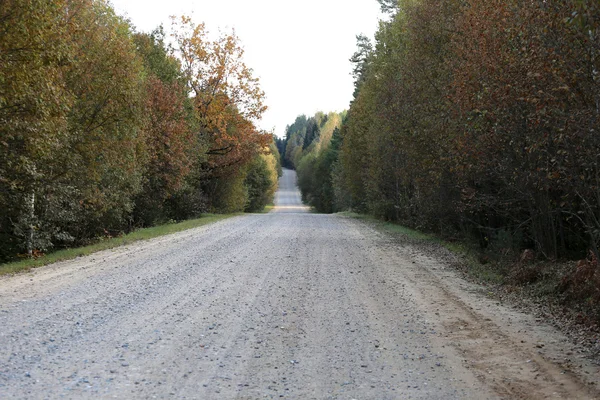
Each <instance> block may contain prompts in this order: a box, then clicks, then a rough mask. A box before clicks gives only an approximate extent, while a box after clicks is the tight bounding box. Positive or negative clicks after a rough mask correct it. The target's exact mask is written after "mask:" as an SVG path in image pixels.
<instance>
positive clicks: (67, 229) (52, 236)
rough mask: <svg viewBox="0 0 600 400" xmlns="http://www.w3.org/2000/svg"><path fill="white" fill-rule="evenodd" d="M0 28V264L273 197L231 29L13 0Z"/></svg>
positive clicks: (248, 77) (91, 1) (267, 155)
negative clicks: (139, 21) (147, 24)
mask: <svg viewBox="0 0 600 400" xmlns="http://www.w3.org/2000/svg"><path fill="white" fill-rule="evenodd" d="M0 32H1V38H2V39H1V40H0V210H2V212H1V213H0V262H5V261H9V260H13V259H15V258H16V257H17V256H19V255H20V256H29V257H31V256H36V255H38V254H41V253H45V252H48V251H52V250H55V249H59V248H64V247H72V246H78V245H82V244H87V243H90V242H93V241H96V240H98V239H100V238H103V237H109V236H117V235H120V234H122V233H126V232H130V231H132V230H135V229H137V228H140V227H147V226H152V225H156V224H161V223H166V222H170V221H179V220H185V219H189V218H194V217H198V216H200V215H202V214H203V213H206V212H218V213H232V212H241V211H248V212H254V211H260V210H262V209H263V208H264V207H265V205H266V204H268V203H270V202H271V201H272V198H273V194H274V192H275V190H276V186H277V178H278V174H279V173H280V172H279V170H280V165H279V163H280V157H279V154H278V152H277V148H276V146H275V143H274V140H273V135H272V134H271V133H268V132H264V131H261V130H260V129H258V128H257V125H256V122H257V121H258V120H259V119H260V118H261V115H262V114H263V113H264V111H265V110H266V106H265V104H264V97H265V95H264V92H263V91H262V90H261V88H260V85H259V81H258V79H257V78H256V77H254V76H253V74H252V71H251V69H250V68H249V67H248V66H246V65H245V63H244V61H243V53H244V52H243V48H242V46H241V42H240V39H239V38H238V37H237V36H235V34H233V33H231V34H226V33H225V34H223V33H222V34H219V35H212V34H211V33H210V32H208V30H207V29H206V27H205V25H204V24H197V23H195V22H194V21H192V20H191V19H190V18H188V17H179V18H172V26H170V27H168V30H167V29H164V28H163V27H158V28H157V29H156V30H155V31H153V32H151V33H142V32H137V31H136V29H135V27H134V26H132V24H131V23H130V22H129V21H127V20H125V19H124V18H122V17H120V16H118V15H116V13H115V11H114V10H113V8H112V7H111V6H110V4H109V3H108V2H107V1H104V0H55V1H46V0H5V1H3V2H2V5H1V7H0ZM167 32H168V33H167Z"/></svg>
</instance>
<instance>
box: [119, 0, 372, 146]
mask: <svg viewBox="0 0 600 400" xmlns="http://www.w3.org/2000/svg"><path fill="white" fill-rule="evenodd" d="M111 3H112V4H113V6H114V7H115V10H116V11H117V13H119V14H121V15H126V16H127V17H128V18H129V19H130V20H131V22H132V23H133V25H134V26H135V27H136V29H137V30H139V31H142V32H149V31H151V30H152V29H154V28H156V27H157V26H158V25H160V24H163V25H164V27H165V28H169V27H170V20H169V16H170V15H178V16H179V15H191V16H192V18H193V19H194V21H195V22H197V23H199V22H205V23H206V27H207V28H208V29H209V30H210V32H212V33H214V34H217V33H218V32H219V30H222V31H224V32H227V31H230V30H231V29H235V31H236V34H237V35H238V36H239V37H240V38H241V41H242V45H243V46H244V49H245V54H244V59H245V60H246V63H247V65H248V66H250V67H251V68H252V69H253V70H254V73H255V75H256V76H258V77H259V78H260V84H261V87H262V89H263V90H264V91H265V92H266V104H267V105H268V107H269V109H268V111H267V112H266V113H265V114H264V116H263V120H262V121H261V122H260V123H259V125H260V127H262V128H263V129H266V130H272V129H273V128H274V132H275V134H277V135H278V136H280V137H281V136H283V135H284V134H285V127H286V124H289V121H293V120H294V118H295V116H296V115H297V114H298V112H304V113H306V114H309V115H312V114H314V113H315V112H316V111H320V110H338V111H342V110H343V109H346V108H348V105H349V102H350V100H351V99H352V92H353V90H354V87H353V80H352V76H351V75H350V73H351V70H352V65H351V64H350V62H349V61H348V59H349V58H350V57H351V56H352V54H353V53H354V51H355V48H356V38H355V36H356V35H357V34H360V33H363V34H365V35H367V36H369V37H372V36H373V34H374V32H375V30H376V29H377V21H378V18H379V17H381V14H380V13H379V4H378V3H377V1H375V0H353V1H346V0H326V1H319V0H306V1H302V2H288V1H281V0H255V1H247V0H229V1H226V2H225V1H214V0H210V1H209V0H199V1H193V2H190V1H189V0H169V1H164V0H111ZM308 87H312V88H319V90H318V91H317V92H312V91H310V90H306V89H307V88H308Z"/></svg>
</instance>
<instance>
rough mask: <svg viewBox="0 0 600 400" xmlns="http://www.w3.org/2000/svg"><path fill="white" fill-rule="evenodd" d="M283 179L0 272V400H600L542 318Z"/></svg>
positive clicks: (593, 376)
mask: <svg viewBox="0 0 600 400" xmlns="http://www.w3.org/2000/svg"><path fill="white" fill-rule="evenodd" d="M294 182H295V175H294V173H293V172H292V171H285V174H284V176H283V178H282V180H281V184H280V191H279V192H278V194H277V198H276V207H275V209H274V210H273V211H272V212H271V213H269V214H254V215H246V216H240V217H235V218H232V219H228V220H225V221H222V222H219V223H216V224H214V225H210V226H205V227H201V228H197V229H193V230H189V231H185V232H180V233H176V234H173V235H169V236H165V237H161V238H157V239H153V240H149V241H145V242H141V243H135V244H132V245H129V246H126V247H122V248H118V249H115V250H109V251H104V252H100V253H96V254H93V255H91V256H87V257H82V258H79V259H76V260H73V261H69V262H62V263H57V264H53V265H50V266H47V267H43V268H39V269H37V270H35V271H33V272H32V273H27V274H21V275H17V276H12V277H3V278H0V343H1V347H0V398H24V399H29V398H67V399H69V398H73V399H80V398H122V399H131V398H141V399H146V398H173V399H186V398H187V399H233V398H235V399H258V398H261V399H262V398H297V399H496V398H523V399H546V398H573V399H593V398H600V396H599V392H598V391H597V388H596V384H595V382H594V380H597V379H598V376H600V375H599V371H598V369H597V367H595V366H593V365H591V364H589V363H587V362H586V361H585V360H584V359H581V360H579V359H576V360H574V361H573V359H574V356H573V355H572V354H571V355H570V354H569V352H570V348H569V345H568V344H567V343H566V341H565V339H564V337H562V336H561V335H560V334H559V333H558V332H556V331H555V330H553V329H552V328H551V327H549V326H546V325H544V324H543V321H536V320H535V319H534V318H533V317H530V316H528V315H526V314H523V313H519V312H518V311H514V310H511V309H509V308H506V307H505V306H503V305H501V304H496V303H495V302H494V301H493V300H491V299H488V298H487V297H486V296H484V295H483V294H482V293H481V288H480V287H478V286H476V285H474V284H472V283H468V282H465V281H463V280H461V279H460V278H459V277H458V276H457V275H456V273H455V272H453V271H452V269H451V268H447V267H446V266H445V264H444V263H443V262H442V261H440V260H438V259H436V258H435V257H433V256H428V255H427V254H424V253H423V252H422V250H419V249H417V248H414V247H412V246H410V245H409V244H406V245H401V244H398V242H397V241H394V240H391V239H390V238H389V237H387V236H385V235H384V234H382V233H379V232H377V231H376V230H374V229H372V228H371V227H369V226H368V225H367V224H364V223H362V222H360V221H356V220H353V219H350V218H344V217H340V216H335V215H333V216H332V215H319V214H312V213H309V212H308V210H307V208H306V207H304V206H302V204H301V203H300V198H299V194H298V192H297V190H296V189H295V185H294ZM566 360H570V361H569V362H570V364H568V365H567V364H566V363H567V361H566Z"/></svg>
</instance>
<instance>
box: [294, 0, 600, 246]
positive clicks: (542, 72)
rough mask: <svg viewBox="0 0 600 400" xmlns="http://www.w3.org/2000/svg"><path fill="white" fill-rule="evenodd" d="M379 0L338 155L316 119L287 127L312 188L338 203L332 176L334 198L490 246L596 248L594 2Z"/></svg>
mask: <svg viewBox="0 0 600 400" xmlns="http://www.w3.org/2000/svg"><path fill="white" fill-rule="evenodd" d="M380 4H381V6H382V9H383V11H384V12H388V13H389V14H390V19H389V20H387V21H383V22H380V27H379V30H378V32H377V33H376V36H375V42H374V43H373V44H371V43H370V41H369V40H368V39H367V38H365V37H358V38H357V39H358V40H357V51H356V53H355V54H354V55H353V56H352V58H351V61H352V62H353V64H354V70H353V71H354V78H355V88H356V91H355V93H354V100H353V101H352V103H351V107H350V110H349V111H348V115H347V118H346V119H345V121H344V124H343V126H342V127H341V129H340V142H341V147H340V149H339V151H338V153H337V155H335V156H332V159H337V161H328V162H323V156H324V154H326V153H322V152H320V151H316V152H313V150H314V149H316V148H317V147H318V146H317V145H316V143H317V142H316V141H315V140H312V141H311V142H310V143H306V142H305V140H306V139H307V138H308V137H309V135H308V134H307V132H308V131H304V130H300V129H297V128H296V129H294V130H292V131H290V135H289V139H288V142H287V149H286V155H285V157H286V159H287V160H288V162H289V163H290V164H291V165H292V166H297V169H298V177H299V182H300V186H301V188H302V190H303V195H304V198H305V200H306V201H307V202H309V203H310V204H313V205H317V204H318V205H319V206H318V207H319V208H320V209H322V210H326V209H330V208H329V205H323V204H330V203H328V202H322V201H321V199H326V198H327V197H328V196H329V193H330V192H327V191H323V190H322V188H323V187H331V186H332V188H333V197H334V201H333V204H334V209H336V207H337V209H351V210H354V211H360V212H367V213H370V214H372V215H375V216H377V217H379V218H382V219H386V220H392V221H399V222H401V223H402V224H404V225H407V226H409V227H412V228H417V229H421V230H427V231H433V232H438V233H441V234H443V235H451V236H458V235H467V236H471V237H474V238H476V239H478V240H479V242H480V243H481V246H482V247H489V248H490V251H491V250H492V249H495V250H497V251H501V250H502V249H503V248H504V247H513V248H514V249H515V250H520V249H523V248H533V249H535V250H536V253H537V254H540V255H543V256H546V257H548V258H556V257H564V256H574V257H581V256H582V255H584V254H586V253H587V249H588V248H590V249H592V250H593V251H594V252H595V253H596V254H597V253H598V245H599V244H600V222H599V221H600V203H599V202H598V199H600V196H599V195H598V193H600V190H599V188H598V176H600V173H599V172H598V171H599V170H598V154H600V141H599V136H598V135H597V134H596V133H597V131H598V130H599V129H600V126H599V125H598V124H599V121H600V118H599V116H600V111H599V110H600V106H599V104H600V100H599V99H600V95H599V93H600V87H599V85H600V80H598V77H597V71H598V70H599V67H600V66H599V65H598V60H600V58H599V57H598V49H599V48H600V34H599V28H600V8H599V7H598V5H597V2H594V1H591V0H582V1H577V2H561V1H557V0H552V1H546V2H528V3H523V2H518V1H516V0H515V1H512V0H511V1H508V2H507V1H500V0H490V1H482V0H469V1H466V2H465V1H458V0H456V1H454V0H452V1H445V2H440V1H438V0H421V1H418V2H416V1H412V0H401V1H387V0H386V1H380ZM301 122H302V121H301ZM305 125H306V124H305ZM305 125H303V126H302V128H304V127H305ZM322 132H323V130H321V134H322ZM298 147H302V149H303V150H302V152H301V153H300V152H298V150H297V148H298ZM322 168H325V169H326V170H328V172H329V173H323V170H322ZM323 176H325V177H330V180H329V182H330V183H327V184H325V185H323V184H321V183H318V182H317V180H318V179H320V178H321V177H323ZM328 179H329V178H328ZM328 185H331V186H328ZM323 193H327V194H326V195H323Z"/></svg>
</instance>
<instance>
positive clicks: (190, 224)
mask: <svg viewBox="0 0 600 400" xmlns="http://www.w3.org/2000/svg"><path fill="white" fill-rule="evenodd" d="M236 215H240V214H205V215H204V216H203V217H201V218H198V219H190V220H187V221H183V222H178V223H170V224H165V225H158V226H153V227H151V228H143V229H138V230H136V231H133V232H131V233H129V234H127V235H123V236H119V237H114V238H109V239H103V240H101V241H99V242H97V243H94V244H91V245H89V246H84V247H77V248H72V249H64V250H58V251H55V252H53V253H49V254H47V255H44V256H42V257H38V258H28V259H24V260H21V261H15V262H11V263H6V264H0V275H7V274H15V273H18V272H24V271H28V270H30V269H32V268H37V267H42V266H44V265H48V264H52V263H55V262H58V261H66V260H72V259H74V258H77V257H81V256H87V255H89V254H92V253H96V252H98V251H102V250H108V249H112V248H115V247H119V246H124V245H127V244H130V243H133V242H137V241H140V240H147V239H152V238H155V237H159V236H164V235H169V234H171V233H175V232H180V231H185V230H188V229H192V228H197V227H199V226H204V225H208V224H212V223H215V222H217V221H221V220H223V219H226V218H230V217H234V216H236Z"/></svg>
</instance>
